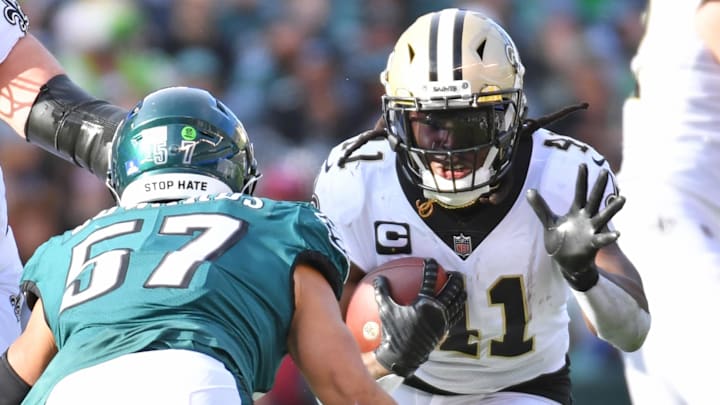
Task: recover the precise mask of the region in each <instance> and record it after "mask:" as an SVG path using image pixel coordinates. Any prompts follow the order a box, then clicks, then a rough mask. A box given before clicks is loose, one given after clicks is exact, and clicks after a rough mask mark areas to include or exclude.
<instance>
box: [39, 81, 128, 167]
mask: <svg viewBox="0 0 720 405" xmlns="http://www.w3.org/2000/svg"><path fill="white" fill-rule="evenodd" d="M126 114H127V111H126V110H125V109H122V108H120V107H118V106H114V105H112V104H109V103H107V102H105V101H102V100H98V99H96V98H94V97H92V96H90V95H88V94H87V93H85V92H84V91H83V90H82V89H80V88H79V87H78V86H77V85H75V84H74V83H73V82H72V81H71V80H70V79H69V78H68V77H67V76H65V75H58V76H55V77H53V78H52V79H51V80H49V81H48V82H47V83H46V84H45V85H43V86H42V87H41V89H40V93H39V94H38V96H37V98H36V99H35V102H34V103H33V106H32V108H31V110H30V115H29V117H28V120H27V124H26V126H25V136H26V138H27V140H28V141H29V142H31V143H34V144H36V145H38V146H40V147H41V148H43V149H45V150H47V151H49V152H50V153H52V154H54V155H56V156H59V157H61V158H63V159H65V160H68V161H71V162H73V163H75V164H77V165H78V166H80V167H84V168H87V169H89V170H90V171H91V172H92V173H94V174H95V175H96V176H97V177H98V178H100V179H101V180H104V179H105V178H106V175H107V169H108V151H109V145H110V142H111V141H112V138H113V135H114V133H115V130H116V129H117V127H118V125H119V124H120V122H121V121H122V119H123V118H124V117H125V115H126Z"/></svg>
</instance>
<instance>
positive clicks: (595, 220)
mask: <svg viewBox="0 0 720 405" xmlns="http://www.w3.org/2000/svg"><path fill="white" fill-rule="evenodd" d="M608 176H609V173H608V171H607V170H606V169H603V170H602V171H601V172H600V174H599V175H598V178H597V181H596V182H595V185H594V186H593V189H592V191H590V195H589V196H588V194H587V187H588V186H587V177H588V169H587V166H586V165H585V164H581V165H580V166H579V167H578V176H577V181H576V183H575V200H574V201H573V204H572V206H571V207H570V210H569V211H568V212H567V214H565V215H563V216H560V217H559V216H557V215H556V214H555V213H553V212H552V210H551V209H550V208H549V207H548V205H547V203H546V202H545V199H544V198H543V197H542V196H541V195H540V193H538V191H537V190H535V189H530V190H528V192H527V200H528V203H530V206H532V208H533V210H535V214H537V216H538V218H540V222H542V224H543V227H544V229H545V233H544V237H545V250H547V252H548V254H550V256H551V257H552V258H553V259H554V260H555V262H557V264H558V265H559V266H560V268H561V270H562V273H563V276H565V279H566V280H567V281H568V283H569V284H570V286H571V287H572V288H574V289H576V290H578V291H587V290H589V289H590V288H592V287H593V286H594V285H595V283H597V279H598V270H597V267H595V254H596V253H597V251H598V249H600V248H602V247H603V246H606V245H609V244H611V243H613V242H615V241H616V240H617V238H618V237H619V236H620V233H619V232H617V231H609V230H608V229H607V227H606V225H607V223H608V222H609V221H610V219H611V218H612V217H613V216H614V215H615V214H616V213H617V212H618V211H620V209H621V208H622V207H623V205H624V204H625V198H624V197H621V196H618V197H616V198H614V199H613V200H612V201H610V203H608V204H607V206H606V207H605V209H603V210H602V211H599V208H600V203H601V201H602V198H603V194H604V190H605V187H606V186H607V182H608ZM586 196H587V197H586Z"/></svg>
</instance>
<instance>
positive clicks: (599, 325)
mask: <svg viewBox="0 0 720 405" xmlns="http://www.w3.org/2000/svg"><path fill="white" fill-rule="evenodd" d="M609 277H612V278H616V277H614V276H612V275H608V274H606V273H604V272H602V271H601V272H600V277H599V278H598V281H597V284H595V286H593V287H592V288H590V289H589V290H587V291H585V292H580V291H576V290H573V294H574V295H575V298H576V299H577V302H578V304H579V305H580V308H581V309H582V311H583V314H584V315H585V319H586V320H587V321H588V322H589V323H590V324H591V325H592V327H593V328H594V329H595V330H596V332H597V335H598V337H600V338H601V339H603V340H605V341H607V342H609V343H611V344H612V345H613V346H615V347H617V348H618V349H620V350H623V351H626V352H632V351H635V350H637V349H639V348H640V346H642V344H643V342H644V341H645V337H646V336H647V334H648V331H649V330H650V313H649V312H648V311H647V309H646V307H644V306H642V305H641V303H640V302H639V301H642V300H638V299H637V297H634V296H633V295H632V294H630V293H628V292H627V291H626V290H625V289H623V288H621V287H620V286H619V285H618V284H616V282H613V281H611V280H610V278H609Z"/></svg>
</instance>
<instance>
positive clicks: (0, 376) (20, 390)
mask: <svg viewBox="0 0 720 405" xmlns="http://www.w3.org/2000/svg"><path fill="white" fill-rule="evenodd" d="M30 388H31V387H30V386H29V385H28V384H27V383H26V382H25V381H23V379H22V378H20V376H19V375H17V373H16V372H15V370H13V368H12V366H11V365H10V363H9V362H8V358H7V350H6V351H5V353H3V354H2V356H0V405H17V404H19V403H20V402H22V400H23V399H24V398H25V395H27V393H28V392H29V391H30Z"/></svg>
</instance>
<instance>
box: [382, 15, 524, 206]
mask: <svg viewBox="0 0 720 405" xmlns="http://www.w3.org/2000/svg"><path fill="white" fill-rule="evenodd" d="M524 72H525V68H524V67H523V65H522V63H521V62H520V57H519V55H518V52H517V48H516V47H515V44H514V43H513V41H512V39H511V38H510V36H509V35H508V34H507V33H506V32H505V30H503V29H502V28H501V27H500V26H499V25H498V24H497V23H495V22H494V21H493V20H491V19H490V18H488V17H486V16H485V15H483V14H481V13H479V12H473V11H467V10H461V9H445V10H441V11H437V12H433V13H429V14H425V15H423V16H421V17H420V18H418V19H417V20H416V21H415V22H414V23H413V24H412V25H411V26H410V27H408V29H407V30H405V32H404V33H403V34H402V35H401V36H400V38H399V40H398V41H397V43H396V45H395V48H394V50H393V52H392V53H391V54H390V56H389V58H388V63H387V68H386V69H385V71H383V72H382V74H381V77H380V80H381V82H382V84H383V85H384V86H385V95H384V96H383V114H384V118H385V121H386V126H387V130H388V132H389V136H390V138H391V140H392V141H393V142H397V148H396V150H397V151H398V154H399V157H400V159H402V163H403V167H404V168H405V171H406V172H407V175H408V176H409V178H410V179H411V180H412V181H413V182H414V183H415V184H416V185H418V186H419V187H421V188H422V189H424V193H425V196H426V197H427V198H429V199H433V200H436V201H438V202H440V203H441V204H443V205H446V206H449V207H451V208H453V207H463V206H467V205H469V204H471V203H473V202H475V201H476V200H477V199H478V198H479V197H481V196H484V195H489V194H490V193H492V192H493V191H494V190H495V189H496V188H497V186H498V185H499V183H500V180H501V179H502V177H503V176H504V175H505V174H507V172H508V171H509V168H510V164H511V161H512V157H513V151H514V148H515V145H516V143H517V138H518V129H519V128H520V126H521V121H522V120H523V118H524V115H525V97H524V94H523V74H524Z"/></svg>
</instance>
